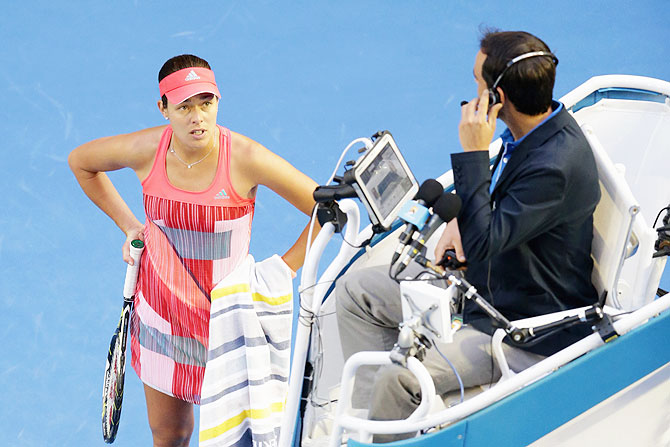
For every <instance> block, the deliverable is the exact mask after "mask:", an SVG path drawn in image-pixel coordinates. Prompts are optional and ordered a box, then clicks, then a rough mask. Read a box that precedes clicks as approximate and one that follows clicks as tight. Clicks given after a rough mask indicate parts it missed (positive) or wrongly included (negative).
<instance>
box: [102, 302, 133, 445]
mask: <svg viewBox="0 0 670 447" xmlns="http://www.w3.org/2000/svg"><path fill="white" fill-rule="evenodd" d="M131 308H132V303H130V302H124V306H123V310H122V311H121V318H120V319H119V325H118V326H117V328H116V330H115V331H114V335H113V336H112V340H111V342H110V344H109V351H108V353H107V364H106V366H105V377H104V380H103V386H102V437H103V439H104V440H105V442H106V443H108V444H111V443H112V442H114V440H115V439H116V433H117V431H118V429H119V421H120V420H121V404H122V403H123V383H124V379H125V370H126V344H127V340H128V322H129V320H130V311H131Z"/></svg>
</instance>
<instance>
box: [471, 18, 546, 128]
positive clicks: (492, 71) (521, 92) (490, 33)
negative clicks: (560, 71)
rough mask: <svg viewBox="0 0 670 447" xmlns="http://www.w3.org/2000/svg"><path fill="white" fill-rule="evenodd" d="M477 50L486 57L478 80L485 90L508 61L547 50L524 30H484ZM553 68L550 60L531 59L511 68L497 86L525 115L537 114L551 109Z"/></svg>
mask: <svg viewBox="0 0 670 447" xmlns="http://www.w3.org/2000/svg"><path fill="white" fill-rule="evenodd" d="M479 48H480V49H481V51H482V53H484V54H485V55H486V59H485V60H484V65H483V66H482V77H483V78H484V80H485V81H486V84H487V85H488V86H489V88H490V87H491V86H492V85H493V83H494V82H495V80H496V78H497V77H498V76H499V75H500V73H502V71H503V70H504V69H505V66H506V65H507V63H508V62H509V61H511V60H512V59H514V58H515V57H517V56H519V55H521V54H524V53H529V52H531V51H545V52H548V53H550V52H551V50H550V49H549V47H548V46H547V44H545V43H544V42H543V41H542V40H540V39H539V38H537V37H535V36H533V35H532V34H530V33H527V32H524V31H498V30H489V29H487V30H484V31H483V32H482V38H481V40H480V43H479ZM555 79H556V65H555V64H554V62H553V60H552V58H550V57H531V58H528V59H524V60H521V61H519V62H517V63H516V64H514V65H512V66H511V67H510V68H509V69H508V70H507V71H506V72H505V75H504V76H503V77H502V79H501V80H500V82H499V84H498V86H499V87H500V88H501V89H502V91H503V92H505V96H506V97H507V99H508V100H509V101H510V102H511V103H512V104H514V107H516V109H517V110H518V111H519V112H521V113H524V114H526V115H532V116H535V115H539V114H541V113H544V112H546V111H547V109H549V107H550V106H551V100H552V96H553V90H554V81H555Z"/></svg>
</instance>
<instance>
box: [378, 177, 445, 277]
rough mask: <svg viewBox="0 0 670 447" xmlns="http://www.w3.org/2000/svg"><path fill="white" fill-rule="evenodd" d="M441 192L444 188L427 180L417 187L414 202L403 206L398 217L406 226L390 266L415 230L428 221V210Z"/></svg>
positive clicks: (431, 180)
mask: <svg viewBox="0 0 670 447" xmlns="http://www.w3.org/2000/svg"><path fill="white" fill-rule="evenodd" d="M443 192H444V188H443V187H442V184H440V182H438V181H437V180H435V179H432V178H431V179H428V180H426V181H425V182H423V183H422V184H421V186H420V187H419V191H418V192H417V193H416V196H415V197H414V199H415V200H410V201H409V202H407V203H406V204H405V206H404V207H403V208H402V210H400V214H399V215H398V217H399V218H400V219H402V220H403V221H405V222H407V226H406V227H405V231H403V233H402V234H401V235H400V237H399V238H398V239H399V240H400V243H399V244H398V247H397V248H396V250H395V253H393V257H392V259H391V265H393V264H395V262H396V261H397V260H398V258H399V257H400V254H401V253H402V252H403V250H404V249H405V246H407V244H408V243H409V241H410V240H411V239H412V234H414V232H415V231H416V230H417V229H418V230H421V228H423V224H424V222H426V220H428V216H429V215H430V213H429V212H428V208H430V207H431V206H433V204H434V203H435V201H436V200H437V199H438V198H439V197H440V196H441V195H442V193H443Z"/></svg>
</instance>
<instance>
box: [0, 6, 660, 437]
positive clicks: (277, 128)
mask: <svg viewBox="0 0 670 447" xmlns="http://www.w3.org/2000/svg"><path fill="white" fill-rule="evenodd" d="M503 3H509V5H506V6H504V5H503ZM667 12H668V5H667V2H665V1H660V0H659V1H650V0H647V1H644V0H642V1H637V2H627V1H624V0H612V1H593V2H583V1H576V0H567V1H560V2H537V1H518V2H500V1H492V0H485V1H479V2H469V1H446V0H445V1H442V2H419V1H386V2H381V1H369V2H359V1H353V0H343V1H338V2H326V1H321V0H316V1H297V2H270V1H256V2H242V1H238V2H233V1H211V2H208V1H201V0H186V1H184V0H182V1H179V2H176V1H160V2H158V1H140V0H135V1H134V2H131V1H117V2H107V1H105V2H103V1H99V0H93V1H89V2H83V1H70V2H53V1H51V2H47V1H25V2H12V5H11V6H9V4H7V5H5V10H4V11H3V14H2V15H1V17H0V42H1V45H0V60H1V61H2V63H1V65H0V98H1V100H2V107H0V135H2V138H1V139H0V144H1V145H2V155H1V157H0V174H1V175H0V193H1V194H0V340H2V344H1V347H0V349H1V353H2V355H0V445H3V446H52V445H53V446H61V445H74V446H91V445H102V444H103V441H102V436H101V432H100V395H101V387H102V373H103V369H104V362H105V352H106V350H107V347H108V343H109V337H110V336H111V334H112V331H113V329H114V327H115V325H116V322H117V320H118V315H119V311H120V305H121V300H120V295H121V281H122V278H123V272H124V269H125V267H124V264H123V263H122V260H121V252H120V248H121V244H122V242H123V240H124V237H123V235H122V234H121V232H120V231H119V230H118V229H117V228H116V227H115V226H114V224H113V223H112V222H111V220H109V219H108V218H107V217H106V216H105V215H103V214H102V213H101V212H100V211H99V210H97V208H95V206H94V205H92V204H91V203H90V202H89V201H88V199H87V198H86V197H85V196H84V194H83V193H82V192H81V190H80V189H79V187H78V185H77V183H76V181H75V179H74V177H73V176H72V174H71V173H70V171H69V169H68V167H67V161H66V160H67V155H68V153H69V152H70V151H71V150H72V149H73V148H74V147H76V146H78V145H80V144H82V143H84V142H86V141H88V140H91V139H93V138H97V137H101V136H106V135H113V134H118V133H125V132H132V131H134V130H138V129H140V128H144V127H149V126H155V125H161V124H163V123H164V121H163V120H162V117H161V115H160V114H159V113H158V111H157V109H156V101H157V99H158V86H157V81H156V76H157V72H158V69H159V68H160V66H161V65H162V63H163V62H164V61H165V60H166V59H167V58H169V57H171V56H174V55H176V54H181V53H186V52H189V53H195V54H198V55H200V56H202V57H204V58H205V59H207V60H209V62H210V63H211V65H212V66H213V68H214V70H215V72H216V76H217V81H218V84H219V87H220V89H221V92H222V94H223V98H222V100H221V105H220V109H219V122H220V123H221V124H223V125H226V126H228V127H230V128H231V129H233V130H235V131H238V132H240V133H243V134H246V135H248V136H250V137H251V138H253V139H255V140H257V141H259V142H261V143H262V144H264V145H265V146H267V147H268V148H270V149H271V150H273V151H275V152H277V153H279V154H280V155H282V156H283V157H284V158H286V159H288V160H289V161H290V162H291V163H293V164H294V165H295V166H296V167H298V168H299V169H301V170H303V171H304V172H306V173H307V174H308V175H310V176H311V177H312V178H314V179H315V180H316V181H317V182H324V181H325V180H326V179H327V177H328V175H329V174H330V172H331V171H332V169H333V167H334V163H335V162H336V161H337V159H338V157H339V154H340V152H341V150H342V149H343V148H344V146H345V145H346V144H347V143H348V142H349V141H351V140H352V139H354V138H356V137H359V136H369V135H371V134H372V133H374V132H375V131H377V130H379V129H389V130H390V131H391V132H392V133H393V134H394V136H395V138H396V141H397V142H398V145H399V146H400V148H401V150H402V151H403V153H404V155H405V157H406V159H407V160H408V163H409V164H410V166H411V168H412V169H413V171H414V173H415V176H416V177H417V179H419V181H422V180H424V179H426V178H429V177H435V176H437V175H439V174H440V173H442V172H443V171H445V170H446V169H448V168H449V154H450V153H451V152H454V151H458V150H459V145H458V134H457V124H458V119H459V116H460V110H459V107H458V104H459V102H460V100H462V99H470V98H472V97H473V95H474V94H475V85H474V82H473V79H472V65H473V61H474V55H475V53H476V51H477V49H478V36H479V33H478V28H479V27H480V25H482V24H483V25H490V26H495V27H499V28H502V29H524V30H527V31H530V32H532V33H535V34H537V35H539V36H540V37H542V38H543V39H544V40H545V41H546V42H547V43H548V44H549V46H550V47H551V49H552V50H553V51H554V52H555V53H556V54H557V55H558V57H559V59H560V61H561V62H560V65H559V67H558V80H557V84H556V97H560V96H562V95H563V94H565V93H566V92H568V91H570V90H571V89H573V88H574V87H576V86H577V85H579V84H581V83H582V82H584V81H586V80H587V79H588V78H590V77H592V76H594V75H600V74H612V73H622V74H637V75H646V76H651V77H656V78H660V79H665V80H668V79H670V49H669V48H670V47H668V44H667V42H668V41H669V40H670V26H669V25H668V21H667ZM501 130H502V129H501ZM111 177H112V180H113V181H114V182H115V184H116V185H117V188H118V189H119V191H120V192H121V194H122V195H123V196H124V197H125V198H126V200H127V201H128V203H129V205H130V206H131V208H132V209H133V210H134V211H136V212H137V214H138V215H139V216H142V206H141V193H140V189H139V183H138V181H137V179H136V177H135V176H134V174H133V173H132V172H115V173H112V174H111ZM305 222H306V219H305V218H304V216H301V215H299V214H298V213H297V212H295V211H294V210H293V209H292V208H291V207H290V206H289V205H287V204H285V203H284V202H283V201H282V200H281V199H279V198H277V197H276V196H274V195H273V194H272V193H271V192H270V191H268V190H261V191H260V192H259V194H258V201H257V214H256V218H255V223H254V234H253V239H252V246H251V251H252V253H253V254H254V255H255V256H256V258H257V259H262V258H265V257H267V256H270V255H271V254H273V253H275V252H279V253H283V250H285V249H286V248H287V247H289V246H290V244H291V243H292V241H293V240H294V239H295V237H297V235H298V234H299V232H300V229H301V228H302V227H303V226H304V224H305ZM126 381H127V383H126V398H125V401H124V410H123V417H122V421H121V424H122V425H121V428H120V431H119V435H118V438H117V441H116V444H115V445H118V446H137V445H150V444H151V434H150V431H149V428H148V423H147V420H146V411H145V404H144V397H143V392H142V388H141V384H140V382H139V380H138V379H137V377H136V376H135V374H134V372H132V370H130V371H129V372H128V374H127V377H126ZM196 439H197V433H196V434H194V440H196ZM193 445H196V442H195V441H194V443H193Z"/></svg>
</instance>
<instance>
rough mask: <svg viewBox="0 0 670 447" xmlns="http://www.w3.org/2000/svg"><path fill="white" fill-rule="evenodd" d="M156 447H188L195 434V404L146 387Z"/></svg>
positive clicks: (145, 392) (148, 412) (150, 421)
mask: <svg viewBox="0 0 670 447" xmlns="http://www.w3.org/2000/svg"><path fill="white" fill-rule="evenodd" d="M144 395H145V397H146V400H147V414H148V416H149V426H150V427H151V434H152V435H153V438H154V447H188V443H189V441H190V439H191V434H192V433H193V424H194V417H193V404H191V403H188V402H184V401H183V400H179V399H177V398H175V397H171V396H168V395H167V394H164V393H161V392H160V391H157V390H155V389H153V388H151V387H149V386H147V385H144Z"/></svg>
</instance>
